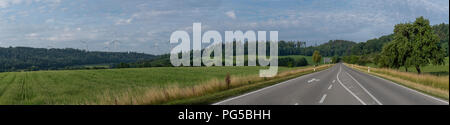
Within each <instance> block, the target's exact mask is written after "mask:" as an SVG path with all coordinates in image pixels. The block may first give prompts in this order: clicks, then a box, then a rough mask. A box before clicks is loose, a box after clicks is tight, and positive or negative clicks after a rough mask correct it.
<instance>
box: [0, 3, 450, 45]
mask: <svg viewBox="0 0 450 125" xmlns="http://www.w3.org/2000/svg"><path fill="white" fill-rule="evenodd" d="M419 16H424V17H425V18H428V19H430V21H431V23H432V24H439V23H448V22H449V1H448V0H248V1H243V0H177V1H175V0H173V1H172V0H0V47H8V46H29V47H39V48H66V47H69V48H79V49H85V48H86V45H87V46H88V47H89V50H97V51H130V50H131V51H136V52H145V53H151V54H162V53H168V52H170V50H171V47H173V45H170V44H169V42H168V41H169V37H170V35H171V33H172V32H174V31H176V30H186V31H188V32H192V31H191V30H192V23H194V22H201V23H202V30H203V31H206V30H217V31H219V32H221V33H222V35H224V32H223V31H227V30H243V31H246V30H254V31H258V30H265V31H270V30H276V31H279V39H280V40H302V41H307V42H308V44H309V45H312V44H315V43H316V42H317V43H323V42H327V41H328V40H332V39H345V40H352V41H356V42H361V41H366V40H368V39H372V38H376V37H379V36H382V35H386V34H389V33H392V30H393V26H394V25H395V24H397V23H402V22H411V21H414V19H415V18H416V17H419ZM112 40H118V41H119V42H115V43H116V44H113V42H111V41H112ZM81 41H85V43H86V44H85V43H84V42H81Z"/></svg>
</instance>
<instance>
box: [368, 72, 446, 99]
mask: <svg viewBox="0 0 450 125" xmlns="http://www.w3.org/2000/svg"><path fill="white" fill-rule="evenodd" d="M369 75H371V74H369ZM371 76H374V77H375V78H378V79H381V80H384V81H387V82H390V83H392V84H394V85H397V86H400V87H402V88H404V89H407V90H409V91H412V92H415V93H418V94H420V95H423V96H425V97H428V98H431V99H434V100H436V101H439V102H442V103H445V104H447V105H448V104H449V103H448V102H447V101H444V100H442V99H439V98H436V97H433V96H430V95H428V94H425V93H422V92H419V91H417V90H414V89H411V88H408V87H406V86H403V85H399V84H398V83H394V82H392V81H389V80H386V79H383V78H380V77H378V76H375V75H371Z"/></svg>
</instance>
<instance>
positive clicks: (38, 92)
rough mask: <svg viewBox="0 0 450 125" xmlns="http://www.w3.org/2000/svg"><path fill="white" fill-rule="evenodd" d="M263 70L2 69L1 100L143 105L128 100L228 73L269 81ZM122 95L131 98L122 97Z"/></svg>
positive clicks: (238, 77) (217, 78) (241, 78)
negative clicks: (6, 71) (260, 72)
mask: <svg viewBox="0 0 450 125" xmlns="http://www.w3.org/2000/svg"><path fill="white" fill-rule="evenodd" d="M265 68H267V67H161V68H130V69H101V70H70V71H69V70H62V71H35V72H8V73H0V104H111V102H112V104H114V103H116V104H117V101H120V104H141V103H139V102H125V103H124V101H128V99H129V98H131V100H130V101H133V98H137V97H138V96H139V95H149V91H150V92H152V91H153V90H154V91H158V90H161V89H163V90H165V89H167V90H176V89H168V88H171V87H173V86H176V87H177V89H179V88H186V87H192V86H197V88H195V87H192V88H193V89H196V90H192V91H199V89H204V90H208V89H205V87H206V88H207V87H214V86H198V85H199V84H204V83H211V82H213V84H219V83H221V82H223V81H224V79H225V77H226V74H227V73H230V75H231V76H232V80H234V81H245V82H248V83H251V82H253V81H255V80H265V79H262V78H259V77H254V76H256V75H257V74H258V73H259V70H260V69H265ZM304 68H307V67H300V68H285V67H279V74H281V75H283V73H281V72H284V74H286V72H291V71H295V70H302V69H304ZM309 70H310V69H309ZM247 76H252V77H247ZM255 82H256V81H255ZM233 83H236V84H237V83H238V82H233ZM239 84H241V83H239ZM199 87H200V88H199ZM176 91H178V90H176ZM164 92H167V91H164ZM153 94H155V93H153ZM156 94H158V93H156ZM191 94H192V93H191ZM193 94H195V93H193ZM150 95H151V94H150ZM151 96H155V95H151ZM121 97H127V99H125V100H123V99H122V100H120V98H121ZM117 98H119V100H117ZM111 99H113V100H111ZM114 99H115V100H114ZM114 101H115V102H114Z"/></svg>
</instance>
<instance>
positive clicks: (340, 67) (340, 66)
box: [336, 65, 367, 105]
mask: <svg viewBox="0 0 450 125" xmlns="http://www.w3.org/2000/svg"><path fill="white" fill-rule="evenodd" d="M341 69H342V65H339V72H338V73H337V75H336V78H337V81H338V82H339V84H340V85H341V86H342V87H344V89H345V90H347V92H349V93H350V94H351V95H353V97H355V98H356V99H357V100H358V101H359V102H361V104H363V105H367V104H366V103H364V102H363V101H362V100H361V99H360V98H359V97H358V96H356V95H355V93H353V92H352V91H350V90H349V89H348V88H347V87H345V85H344V84H342V82H341V80H340V79H339V74H341Z"/></svg>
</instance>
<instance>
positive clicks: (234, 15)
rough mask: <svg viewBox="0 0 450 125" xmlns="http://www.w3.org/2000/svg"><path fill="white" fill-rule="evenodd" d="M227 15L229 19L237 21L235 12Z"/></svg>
mask: <svg viewBox="0 0 450 125" xmlns="http://www.w3.org/2000/svg"><path fill="white" fill-rule="evenodd" d="M225 15H227V16H228V17H230V18H231V19H233V20H235V19H236V13H234V10H231V11H228V12H225Z"/></svg>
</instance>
